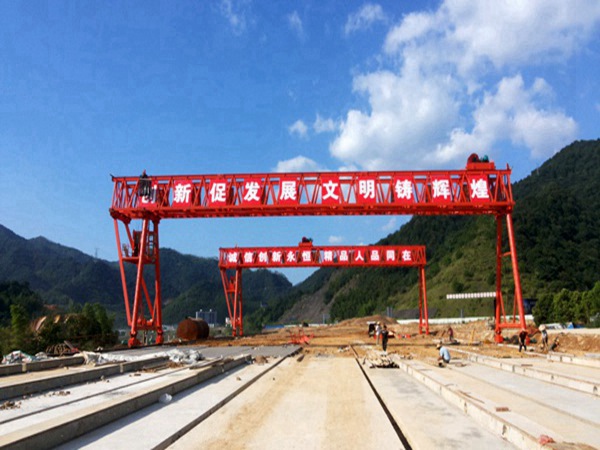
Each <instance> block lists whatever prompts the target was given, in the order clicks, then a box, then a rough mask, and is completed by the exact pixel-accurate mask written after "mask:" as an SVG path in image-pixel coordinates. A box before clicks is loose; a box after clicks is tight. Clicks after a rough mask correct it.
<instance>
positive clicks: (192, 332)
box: [177, 317, 209, 341]
mask: <svg viewBox="0 0 600 450" xmlns="http://www.w3.org/2000/svg"><path fill="white" fill-rule="evenodd" d="M208 333H209V328H208V323H206V321H205V320H203V319H192V318H191V317H188V318H187V319H184V320H182V321H181V322H179V325H177V337H178V338H179V339H181V340H184V341H197V340H199V339H207V338H208Z"/></svg>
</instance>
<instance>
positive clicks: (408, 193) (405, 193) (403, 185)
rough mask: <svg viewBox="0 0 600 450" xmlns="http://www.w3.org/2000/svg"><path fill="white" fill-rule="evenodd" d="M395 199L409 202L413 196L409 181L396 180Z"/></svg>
mask: <svg viewBox="0 0 600 450" xmlns="http://www.w3.org/2000/svg"><path fill="white" fill-rule="evenodd" d="M394 189H395V191H396V197H397V198H405V199H407V200H410V199H411V198H412V195H413V189H412V182H411V181H410V180H397V181H396V186H394Z"/></svg>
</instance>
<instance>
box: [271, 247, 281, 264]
mask: <svg viewBox="0 0 600 450" xmlns="http://www.w3.org/2000/svg"><path fill="white" fill-rule="evenodd" d="M282 257H283V255H282V253H281V251H280V250H275V251H274V252H273V253H271V261H273V262H274V263H280V262H281V259H282Z"/></svg>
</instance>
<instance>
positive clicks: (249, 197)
mask: <svg viewBox="0 0 600 450" xmlns="http://www.w3.org/2000/svg"><path fill="white" fill-rule="evenodd" d="M244 188H245V190H244V201H245V202H251V201H260V198H258V191H259V190H260V185H259V184H258V183H257V182H256V181H249V182H247V183H246V184H245V185H244Z"/></svg>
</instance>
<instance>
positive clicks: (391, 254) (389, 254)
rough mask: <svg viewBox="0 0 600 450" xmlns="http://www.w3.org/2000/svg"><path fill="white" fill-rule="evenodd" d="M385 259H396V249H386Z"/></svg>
mask: <svg viewBox="0 0 600 450" xmlns="http://www.w3.org/2000/svg"><path fill="white" fill-rule="evenodd" d="M385 260H386V261H396V252H395V251H394V250H386V251H385Z"/></svg>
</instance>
